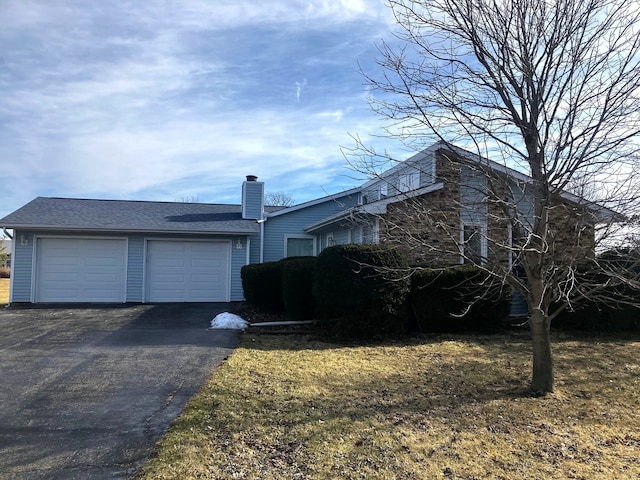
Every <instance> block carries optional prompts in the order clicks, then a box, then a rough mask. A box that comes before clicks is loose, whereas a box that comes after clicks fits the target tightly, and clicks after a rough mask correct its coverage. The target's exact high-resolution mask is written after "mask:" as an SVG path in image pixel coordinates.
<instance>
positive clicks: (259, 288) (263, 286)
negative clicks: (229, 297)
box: [240, 257, 316, 315]
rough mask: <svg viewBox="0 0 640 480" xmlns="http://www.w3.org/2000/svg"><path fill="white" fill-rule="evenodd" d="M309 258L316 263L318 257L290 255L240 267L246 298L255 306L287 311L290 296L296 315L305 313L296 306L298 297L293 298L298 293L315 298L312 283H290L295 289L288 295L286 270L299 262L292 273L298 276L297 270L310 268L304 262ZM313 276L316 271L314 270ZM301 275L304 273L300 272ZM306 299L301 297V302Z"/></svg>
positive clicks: (291, 287)
mask: <svg viewBox="0 0 640 480" xmlns="http://www.w3.org/2000/svg"><path fill="white" fill-rule="evenodd" d="M305 261H307V262H309V261H311V262H313V263H314V264H315V261H316V257H288V258H283V259H282V260H278V261H277V262H265V263H253V264H250V265H245V266H243V267H242V269H241V270H240V277H241V278H242V288H243V290H244V298H245V300H246V301H247V303H248V304H249V305H251V306H254V307H256V308H257V309H259V310H262V311H264V312H269V313H283V312H284V311H285V307H286V306H285V303H286V300H285V298H286V297H289V300H288V302H289V305H290V308H293V309H294V312H295V314H296V315H302V313H299V311H300V310H299V309H300V307H299V306H298V305H294V304H295V303H296V302H297V301H298V300H294V299H292V298H291V297H292V296H295V295H303V296H306V297H305V298H307V299H308V298H310V297H311V285H308V284H304V285H306V287H303V285H300V286H295V285H292V284H291V281H289V282H288V288H289V289H292V290H293V291H292V293H291V294H287V295H285V292H284V277H285V274H284V270H285V268H286V267H287V265H289V264H293V263H295V264H296V267H292V271H293V273H291V272H290V273H289V275H293V276H296V272H297V271H299V270H301V269H304V268H307V269H308V268H309V267H308V265H305V266H304V267H303V266H301V262H302V263H304V262H305ZM311 272H312V273H311V275H313V270H312V271H311ZM300 275H304V274H302V273H300ZM305 288H306V289H308V292H306V293H303V291H304V289H305ZM304 301H306V300H304V299H301V300H300V302H304Z"/></svg>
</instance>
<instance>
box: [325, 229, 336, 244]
mask: <svg viewBox="0 0 640 480" xmlns="http://www.w3.org/2000/svg"><path fill="white" fill-rule="evenodd" d="M335 244H336V242H335V241H334V240H333V232H331V233H327V247H333V246H334V245H335Z"/></svg>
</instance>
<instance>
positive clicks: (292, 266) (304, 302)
mask: <svg viewBox="0 0 640 480" xmlns="http://www.w3.org/2000/svg"><path fill="white" fill-rule="evenodd" d="M317 263H318V259H317V258H316V257H297V258H293V259H291V260H290V261H287V262H285V263H284V264H283V268H282V297H283V300H284V310H285V312H286V313H287V317H288V318H289V319H291V320H311V319H313V318H314V316H315V305H316V302H315V300H314V298H313V293H312V288H313V282H314V276H315V269H316V265H317Z"/></svg>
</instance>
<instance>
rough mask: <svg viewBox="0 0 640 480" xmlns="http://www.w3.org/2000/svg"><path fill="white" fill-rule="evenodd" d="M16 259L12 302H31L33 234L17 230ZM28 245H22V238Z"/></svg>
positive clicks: (13, 261) (12, 274)
mask: <svg viewBox="0 0 640 480" xmlns="http://www.w3.org/2000/svg"><path fill="white" fill-rule="evenodd" d="M13 233H14V235H13V241H14V243H15V245H14V247H15V257H14V258H12V259H11V262H12V265H11V282H12V285H13V295H12V298H11V301H12V302H30V301H31V275H32V271H33V233H32V232H26V231H21V230H15V231H14V232H13ZM23 237H24V239H25V240H26V242H27V244H26V245H22V238H23Z"/></svg>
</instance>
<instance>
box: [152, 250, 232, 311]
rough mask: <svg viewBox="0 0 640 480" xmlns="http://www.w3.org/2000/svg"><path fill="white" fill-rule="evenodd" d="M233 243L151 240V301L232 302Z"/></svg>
mask: <svg viewBox="0 0 640 480" xmlns="http://www.w3.org/2000/svg"><path fill="white" fill-rule="evenodd" d="M230 248H231V247H230V243H229V242H200V241H164V240H149V241H148V242H147V272H146V284H147V288H146V296H145V300H146V301H147V302H228V301H229V280H230V279H229V268H230V267H229V259H230Z"/></svg>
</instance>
